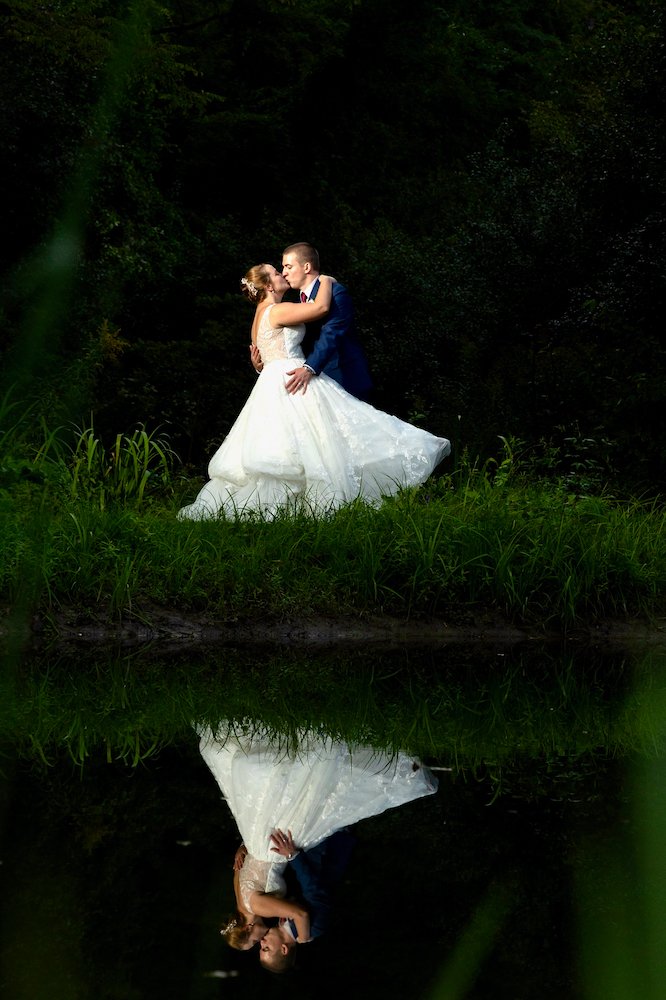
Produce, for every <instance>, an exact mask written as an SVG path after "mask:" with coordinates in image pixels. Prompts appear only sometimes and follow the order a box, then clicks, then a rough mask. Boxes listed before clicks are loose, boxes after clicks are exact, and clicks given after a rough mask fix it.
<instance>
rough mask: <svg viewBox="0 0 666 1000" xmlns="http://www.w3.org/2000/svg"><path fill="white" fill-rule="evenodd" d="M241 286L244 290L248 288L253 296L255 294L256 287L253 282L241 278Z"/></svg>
mask: <svg viewBox="0 0 666 1000" xmlns="http://www.w3.org/2000/svg"><path fill="white" fill-rule="evenodd" d="M241 285H244V286H245V287H246V288H249V290H250V291H251V292H252V294H253V295H256V294H257V286H256V285H255V283H254V281H248V280H247V278H241Z"/></svg>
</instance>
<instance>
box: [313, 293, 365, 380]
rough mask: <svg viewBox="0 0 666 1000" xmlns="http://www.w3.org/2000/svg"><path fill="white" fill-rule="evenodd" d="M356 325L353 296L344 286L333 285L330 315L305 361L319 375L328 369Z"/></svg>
mask: <svg viewBox="0 0 666 1000" xmlns="http://www.w3.org/2000/svg"><path fill="white" fill-rule="evenodd" d="M353 325H354V307H353V306H352V300H351V295H350V294H349V292H348V291H347V289H346V288H345V287H344V285H340V284H337V283H336V284H335V285H333V298H332V299H331V308H330V309H329V311H328V315H327V316H326V318H325V319H324V322H323V323H322V327H321V332H320V334H319V336H318V337H317V340H316V343H315V345H314V347H313V349H312V351H311V352H310V354H309V355H308V357H307V358H306V359H305V360H306V364H308V365H310V367H311V368H313V369H314V370H315V371H316V373H317V375H319V373H320V372H321V371H323V369H324V368H325V367H326V365H327V364H328V362H329V361H330V360H331V358H333V357H335V355H336V354H337V352H338V351H339V349H340V341H341V340H342V339H343V338H344V337H346V335H347V334H348V333H349V332H350V330H351V329H352V328H353Z"/></svg>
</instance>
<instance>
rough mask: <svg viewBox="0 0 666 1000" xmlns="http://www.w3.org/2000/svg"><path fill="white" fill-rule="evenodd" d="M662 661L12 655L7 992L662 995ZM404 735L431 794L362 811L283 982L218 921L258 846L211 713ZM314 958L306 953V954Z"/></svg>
mask: <svg viewBox="0 0 666 1000" xmlns="http://www.w3.org/2000/svg"><path fill="white" fill-rule="evenodd" d="M665 665H666V651H665V650H663V649H661V648H660V647H656V648H652V649H645V648H641V649H633V650H620V649H617V648H613V649H610V648H608V649H589V648H578V647H575V648H569V647H568V646H567V645H566V644H563V645H562V646H561V647H558V648H557V649H553V648H552V647H543V648H537V647H534V646H529V647H528V648H525V647H521V646H495V647H492V648H491V647H474V648H472V647H465V648H452V647H446V648H444V647H440V648H437V649H433V648H427V647H426V648H419V649H415V648H414V647H410V648H409V649H403V648H398V649H381V648H373V649H370V650H368V649H358V648H356V649H350V648H347V649H344V650H340V649H337V650H336V649H328V650H320V651H316V650H312V649H309V650H305V651H301V652H299V653H295V652H294V651H290V652H288V651H286V650H284V649H281V650H275V649H273V650H266V649H262V650H261V651H258V650H248V649H224V650H220V649H217V650H214V651H213V650H209V649H206V650H204V649H199V650H192V649H190V650H181V649H172V650H169V651H168V652H165V651H163V650H159V649H157V650H156V649H151V650H147V651H146V650H121V651H114V652H113V653H109V652H108V651H105V652H103V653H101V652H100V651H98V650H94V649H87V650H73V649H67V650H58V649H51V650H41V651H39V652H38V653H35V654H32V655H30V656H24V657H22V658H20V659H19V658H18V657H16V656H13V655H11V654H10V653H9V652H8V653H7V655H6V657H5V662H4V668H5V669H4V671H3V692H2V695H3V698H2V706H3V708H2V713H1V715H0V720H1V722H2V730H1V736H2V752H3V767H2V783H1V789H2V796H1V799H0V809H1V813H0V815H1V817H2V827H1V829H2V859H1V860H2V866H1V867H0V880H1V888H2V896H1V902H0V906H1V915H2V938H1V941H0V949H1V950H0V960H1V966H0V995H2V996H3V997H6V998H8V1000H24V998H25V1000H41V998H42V997H43V998H47V997H48V998H49V1000H60V998H62V1000H79V998H81V1000H84V998H85V1000H87V998H93V997H94V998H98V1000H106V998H108V1000H111V998H114V1000H115V998H123V1000H134V998H136V1000H152V998H162V1000H166V998H172V997H173V998H183V1000H185V998H191V1000H208V998H211V1000H212V998H220V997H224V998H229V1000H234V998H236V997H238V998H241V997H243V998H245V997H247V998H253V997H267V996H272V995H280V996H281V995H285V996H287V995H288V996H289V997H301V996H302V997H306V996H307V997H333V996H335V997H340V996H341V995H343V996H347V997H354V998H356V997H359V998H365V997H368V998H380V997H381V998H387V997H390V998H392V997H396V998H397V997H409V998H415V1000H416V998H419V1000H420V998H424V1000H445V998H446V1000H454V998H458V997H461V998H462V997H469V998H478V1000H486V998H491V997H492V998H494V1000H498V998H500V1000H504V998H506V1000H509V998H511V1000H518V998H521V1000H522V998H525V1000H527V998H536V997H539V998H544V997H546V998H550V997H552V998H558V1000H565V998H567V1000H568V998H572V1000H573V998H576V1000H577V998H581V1000H582V998H586V1000H587V998H590V1000H594V998H596V997H599V998H601V997H604V998H605V1000H606V998H608V997H613V998H615V997H617V998H618V1000H624V998H627V1000H628V998H630V997H631V998H632V1000H633V998H636V997H639V996H640V997H641V998H642V1000H644V998H648V1000H650V998H652V997H654V998H656V997H657V996H661V995H662V993H663V986H662V984H663V982H664V971H665V970H664V969H663V965H664V961H665V959H664V955H665V954H666V949H665V948H664V947H663V945H664V940H665V932H666V892H665V891H664V890H666V846H665V845H666V805H665V804H664V796H663V794H662V790H663V789H664V787H665V782H664V778H665V777H666V776H665V775H664V759H663V753H662V751H663V738H664V733H665V731H666V727H665V725H664V722H665V719H666V697H665V696H666V672H665V670H664V666H665ZM206 709H207V710H208V715H207V719H208V721H210V719H211V718H218V719H219V718H223V717H233V718H240V717H241V716H242V715H243V714H245V715H246V716H247V717H251V718H253V719H255V720H258V721H261V722H263V723H265V724H266V725H268V726H269V727H270V728H271V729H273V730H275V731H276V734H277V731H278V730H279V729H280V724H279V723H280V719H282V720H283V721H284V725H283V727H282V728H283V732H286V733H287V734H292V736H293V734H294V732H296V731H297V729H298V727H299V726H303V725H304V724H309V725H311V726H325V727H327V728H328V730H329V731H333V732H336V733H339V734H340V735H342V736H345V737H347V738H350V737H351V736H354V735H356V736H358V737H363V738H364V739H366V740H370V739H371V738H373V739H374V741H375V742H376V743H377V744H378V745H381V747H382V748H386V747H390V746H393V747H395V746H396V745H397V741H398V740H399V739H400V734H401V733H402V734H403V736H404V741H405V746H406V748H407V744H408V749H410V750H411V751H414V752H416V753H419V754H420V755H421V757H422V759H424V760H425V762H426V763H427V764H430V765H432V766H434V767H435V768H437V769H438V770H437V771H436V774H437V776H438V778H439V788H438V791H437V793H436V794H435V795H431V796H428V797H426V798H422V799H418V800H417V801H414V802H411V803H409V804H408V805H404V806H401V807H400V808H396V809H393V810H390V811H388V812H385V813H383V814H382V815H379V816H375V817H372V818H371V819H365V820H363V821H362V822H361V823H359V824H358V825H357V826H356V827H355V834H356V837H357V842H356V845H355V849H354V853H353V855H352V859H351V862H350V864H349V867H348V868H347V870H346V872H345V875H344V877H343V879H342V881H341V883H340V885H339V887H338V892H337V897H336V907H335V911H334V917H333V923H332V925H331V927H330V929H329V931H328V932H327V934H326V935H324V936H323V937H322V938H321V939H320V940H319V941H317V942H316V943H315V944H313V945H308V946H306V951H305V952H304V956H303V959H302V960H301V963H300V964H301V966H302V967H301V968H300V969H299V970H298V972H297V973H294V974H290V975H288V976H283V977H275V976H270V975H269V974H267V973H266V972H264V971H263V970H261V969H260V968H259V967H258V961H257V956H256V953H254V952H249V953H244V952H238V951H234V950H233V949H230V948H228V947H227V946H226V945H225V944H224V943H223V942H222V940H221V938H220V935H219V928H220V926H221V924H222V922H223V921H224V920H225V919H226V917H227V916H228V914H230V913H231V912H232V910H233V905H234V899H233V889H232V878H231V864H232V860H233V855H234V851H235V849H236V847H237V846H238V843H239V836H238V832H237V829H236V826H235V823H234V820H233V817H232V816H231V814H230V811H229V809H228V807H227V805H226V803H225V802H224V801H223V800H222V799H221V796H220V791H219V789H218V787H217V785H216V783H215V781H214V780H213V778H212V777H211V774H210V772H209V770H208V768H207V767H206V765H205V764H204V762H203V761H202V759H201V757H200V755H199V751H198V740H197V737H196V735H195V733H194V731H193V730H192V728H191V725H190V723H191V721H192V719H193V718H201V717H202V716H205V713H206ZM307 949H310V951H307Z"/></svg>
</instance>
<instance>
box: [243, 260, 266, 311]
mask: <svg viewBox="0 0 666 1000" xmlns="http://www.w3.org/2000/svg"><path fill="white" fill-rule="evenodd" d="M267 266H268V265H267V264H255V265H254V267H251V268H250V270H249V271H248V272H247V274H246V275H245V276H244V277H243V278H241V280H240V284H241V292H242V293H243V295H244V296H245V298H246V299H249V300H250V302H252V303H253V304H256V303H257V302H261V301H262V299H265V298H266V290H267V288H268V285H269V284H270V281H269V277H268V272H267V270H266V268H267Z"/></svg>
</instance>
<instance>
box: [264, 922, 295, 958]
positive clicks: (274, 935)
mask: <svg viewBox="0 0 666 1000" xmlns="http://www.w3.org/2000/svg"><path fill="white" fill-rule="evenodd" d="M259 950H260V952H261V954H260V955H259V958H260V959H262V960H263V959H264V958H267V959H268V960H269V961H270V959H271V958H272V957H273V955H277V954H285V952H286V951H287V950H288V949H287V946H286V945H285V943H284V940H283V938H282V935H281V934H280V931H279V930H278V928H277V927H270V928H269V929H268V930H267V931H266V933H265V934H264V936H263V938H262V940H261V942H260V944H259Z"/></svg>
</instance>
